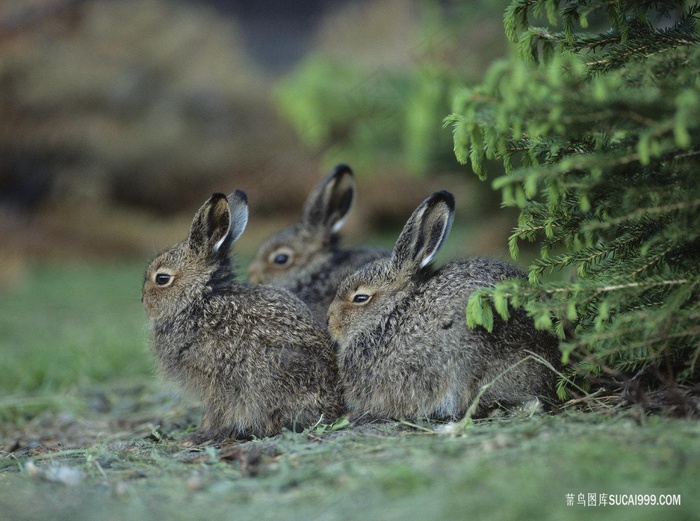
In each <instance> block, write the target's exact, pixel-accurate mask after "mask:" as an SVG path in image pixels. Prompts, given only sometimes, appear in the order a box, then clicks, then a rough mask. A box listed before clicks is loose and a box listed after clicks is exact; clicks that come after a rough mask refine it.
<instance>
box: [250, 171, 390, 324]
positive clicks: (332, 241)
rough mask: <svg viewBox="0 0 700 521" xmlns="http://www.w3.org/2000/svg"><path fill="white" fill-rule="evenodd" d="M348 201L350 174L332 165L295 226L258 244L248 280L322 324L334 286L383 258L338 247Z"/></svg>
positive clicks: (378, 251) (377, 252) (381, 252)
mask: <svg viewBox="0 0 700 521" xmlns="http://www.w3.org/2000/svg"><path fill="white" fill-rule="evenodd" d="M354 195H355V178H354V174H353V172H352V170H351V169H350V167H349V166H347V165H343V164H340V165H337V166H336V167H335V168H334V169H333V170H332V171H331V172H330V173H329V174H328V175H327V176H326V177H325V178H323V179H322V180H321V181H320V182H319V183H318V185H317V186H316V187H315V189H314V190H313V192H312V193H311V194H309V197H308V198H307V200H306V203H305V204H304V209H303V212H302V219H301V222H299V223H297V224H294V225H293V226H291V227H289V228H286V229H284V230H281V231H279V232H277V233H275V234H274V235H272V236H271V237H269V238H268V239H267V240H266V241H265V242H263V244H262V245H261V246H260V248H259V249H258V251H257V254H256V256H255V258H254V259H253V261H252V262H251V264H250V268H249V269H248V278H249V280H250V281H251V282H253V283H256V284H271V285H274V286H279V287H283V288H286V289H289V290H290V291H291V292H292V293H294V294H295V295H297V296H298V297H299V298H300V299H301V300H303V301H304V302H305V303H306V304H307V305H308V306H309V307H310V308H311V310H312V312H313V313H314V315H315V316H316V318H317V319H318V321H319V322H321V323H324V324H325V321H326V312H327V311H328V306H329V305H330V303H331V301H332V300H333V297H335V292H336V289H337V287H338V284H339V283H340V281H342V280H343V279H344V278H345V277H346V276H347V275H350V274H351V273H353V272H354V271H356V270H357V269H358V268H359V267H360V266H362V265H364V264H366V263H367V262H369V261H371V260H374V259H378V258H380V257H385V256H388V255H389V251H388V250H385V249H383V248H372V247H357V248H352V249H345V248H342V247H341V246H340V236H339V233H338V232H339V230H340V229H341V227H342V226H343V224H344V223H345V220H346V219H347V216H348V214H349V212H350V210H351V208H352V204H353V201H354Z"/></svg>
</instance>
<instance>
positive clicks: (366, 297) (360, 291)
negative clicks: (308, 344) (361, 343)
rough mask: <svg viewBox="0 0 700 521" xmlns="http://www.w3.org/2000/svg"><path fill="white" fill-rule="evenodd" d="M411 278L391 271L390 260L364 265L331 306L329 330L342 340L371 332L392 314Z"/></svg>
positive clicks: (380, 260) (342, 284)
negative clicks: (376, 324)
mask: <svg viewBox="0 0 700 521" xmlns="http://www.w3.org/2000/svg"><path fill="white" fill-rule="evenodd" d="M409 285H410V281H409V280H406V279H405V278H404V277H402V274H401V273H396V272H393V271H392V270H391V266H390V262H389V259H386V258H385V259H379V260H377V261H374V262H371V263H369V264H367V265H365V266H363V267H362V268H361V269H360V270H359V271H357V272H356V273H354V274H352V275H350V276H349V277H347V278H346V279H345V280H344V281H343V282H342V283H341V284H340V286H339V287H338V291H337V293H336V296H335V299H334V300H333V302H332V303H331V305H330V307H329V308H328V331H329V332H330V333H331V336H333V338H335V339H336V340H337V341H338V342H343V341H344V340H347V339H348V338H351V337H354V336H355V335H357V334H361V333H362V332H363V331H367V330H369V329H371V328H372V326H373V325H374V324H375V323H376V322H378V321H381V320H382V319H383V317H386V316H389V315H390V314H391V312H392V310H393V308H394V306H395V305H396V301H397V300H399V299H400V295H399V294H400V293H405V292H406V289H407V288H408V286H409Z"/></svg>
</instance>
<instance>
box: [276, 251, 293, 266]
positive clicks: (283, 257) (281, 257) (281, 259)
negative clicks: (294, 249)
mask: <svg viewBox="0 0 700 521" xmlns="http://www.w3.org/2000/svg"><path fill="white" fill-rule="evenodd" d="M272 262H274V263H275V264H279V265H284V264H287V263H288V262H289V255H287V254H286V253H278V254H277V255H275V258H274V259H272Z"/></svg>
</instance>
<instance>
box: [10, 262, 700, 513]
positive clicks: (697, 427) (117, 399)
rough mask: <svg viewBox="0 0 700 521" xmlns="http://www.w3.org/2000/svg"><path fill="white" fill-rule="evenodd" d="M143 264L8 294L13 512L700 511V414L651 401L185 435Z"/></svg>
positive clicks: (186, 420)
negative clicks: (613, 501) (264, 432)
mask: <svg viewBox="0 0 700 521" xmlns="http://www.w3.org/2000/svg"><path fill="white" fill-rule="evenodd" d="M141 269H142V267H141V266H95V265H92V266H77V265H73V266H46V265H45V266H36V267H35V268H34V269H32V271H31V275H30V278H29V280H28V281H27V284H26V286H25V287H24V288H23V289H22V290H21V291H19V292H17V293H15V294H12V295H3V298H2V299H1V300H0V346H1V349H2V357H1V358H0V364H1V368H0V370H1V371H2V373H0V374H3V378H2V379H0V389H1V390H2V393H3V394H2V396H3V397H2V398H0V451H1V452H0V519H8V520H34V519H55V520H64V519H65V520H76V521H79V520H88V519H100V520H108V521H109V520H136V519H146V518H149V519H256V520H266V519H284V520H296V519H300V520H301V519H304V520H308V519H319V520H334V519H338V520H354V519H358V520H359V519H362V520H369V519H372V520H374V519H382V520H393V519H396V520H399V519H401V520H405V519H572V520H577V519H582V520H584V519H585V520H588V519H616V520H617V519H622V520H624V519H635V520H637V519H640V520H646V519H648V520H652V519H670V518H673V519H698V518H700V517H699V515H698V512H700V499H699V498H698V496H697V485H696V484H697V483H698V482H699V481H700V424H698V423H697V421H692V420H678V419H669V418H661V417H656V416H645V415H644V414H643V413H641V411H639V410H637V409H626V410H618V409H612V408H611V409H602V410H601V411H600V412H597V413H584V412H581V411H577V410H573V409H570V410H567V411H564V412H563V413H561V414H558V415H535V416H528V415H525V414H523V415H517V414H515V415H512V416H500V417H494V418H490V419H485V420H477V421H475V422H474V423H473V424H472V425H471V426H469V427H468V428H465V429H461V430H459V431H457V432H452V433H450V432H448V430H446V429H444V428H442V427H443V426H439V425H432V424H420V425H411V424H408V423H388V424H381V425H369V426H363V427H354V428H339V429H338V430H333V429H332V428H329V427H328V426H324V425H319V426H317V427H316V428H313V429H309V430H308V431H307V432H305V433H300V434H293V433H284V434H282V435H280V436H277V437H274V438H270V439H264V440H255V441H251V442H245V443H238V442H232V443H229V444H225V445H223V446H222V447H220V448H214V447H205V448H201V447H200V448H194V449H193V448H188V447H184V446H183V445H182V444H181V443H180V440H182V439H183V438H184V437H185V436H186V435H187V434H188V433H189V432H191V431H192V429H194V428H195V427H196V423H197V421H198V410H197V408H196V407H195V406H193V405H191V404H188V403H183V402H181V401H180V400H179V399H178V398H177V397H176V396H174V395H173V394H172V393H171V392H169V391H167V390H165V389H164V387H163V386H162V385H160V384H159V383H158V382H157V381H156V380H155V378H154V377H153V376H152V366H151V359H150V355H149V353H148V350H147V341H146V337H147V335H146V333H145V326H144V325H145V318H144V316H143V312H142V310H141V305H140V302H139V289H140V283H141V277H142V274H141ZM339 427H343V425H339ZM589 493H595V494H596V497H598V494H601V493H603V494H655V495H657V497H658V496H659V495H662V494H664V495H665V494H672V495H680V497H681V505H680V506H665V507H661V506H596V507H588V506H580V505H578V504H577V501H578V496H579V494H584V497H586V498H587V495H588V494H589ZM567 494H573V501H574V505H573V506H567V504H566V495H567Z"/></svg>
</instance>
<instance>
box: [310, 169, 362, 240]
mask: <svg viewBox="0 0 700 521" xmlns="http://www.w3.org/2000/svg"><path fill="white" fill-rule="evenodd" d="M354 199H355V176H354V174H353V172H352V169H351V168H350V167H349V166H348V165H344V164H340V165H337V166H336V167H335V168H333V170H331V172H330V173H329V174H328V175H327V176H326V177H324V178H323V179H322V180H321V181H320V182H319V183H318V185H316V188H314V190H313V192H311V194H309V197H308V198H307V199H306V203H305V204H304V211H303V214H302V223H303V224H304V225H306V226H308V227H312V228H320V229H322V230H324V231H327V232H328V233H329V234H333V233H337V232H338V231H339V230H340V228H341V227H342V226H343V224H345V221H346V220H347V217H348V214H349V213H350V209H351V208H352V204H353V201H354Z"/></svg>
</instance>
